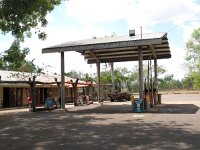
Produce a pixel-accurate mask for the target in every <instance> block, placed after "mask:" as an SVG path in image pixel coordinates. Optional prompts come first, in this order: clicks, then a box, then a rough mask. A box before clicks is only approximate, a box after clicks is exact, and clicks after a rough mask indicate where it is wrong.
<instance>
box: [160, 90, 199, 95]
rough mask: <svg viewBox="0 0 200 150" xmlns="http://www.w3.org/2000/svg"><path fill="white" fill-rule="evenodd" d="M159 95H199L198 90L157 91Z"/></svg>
mask: <svg viewBox="0 0 200 150" xmlns="http://www.w3.org/2000/svg"><path fill="white" fill-rule="evenodd" d="M159 93H160V94H200V91H199V90H192V91H189V90H173V91H159Z"/></svg>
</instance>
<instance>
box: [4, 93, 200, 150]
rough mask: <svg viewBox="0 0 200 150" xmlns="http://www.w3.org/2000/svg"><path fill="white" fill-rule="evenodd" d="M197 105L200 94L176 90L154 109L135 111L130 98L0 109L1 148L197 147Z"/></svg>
mask: <svg viewBox="0 0 200 150" xmlns="http://www.w3.org/2000/svg"><path fill="white" fill-rule="evenodd" d="M199 107H200V94H190V95H186V94H185V95H184V94H173V95H162V104H161V105H157V106H155V108H153V109H151V112H150V113H133V112H132V107H131V102H130V101H129V102H113V103H111V102H104V103H103V104H98V103H94V104H92V105H88V106H78V107H73V106H72V105H66V110H52V111H37V112H28V109H20V110H9V111H0V122H1V123H0V149H1V150H4V149H5V150H7V149H8V150H14V149H19V150H21V149H24V150H26V149H29V150H73V149H76V150H79V149H86V150H94V149H96V150H102V149H105V150H108V149H109V150H143V149H144V150H147V149H148V150H172V149H173V150H184V149H192V150H198V149H200V142H199V139H200V109H199Z"/></svg>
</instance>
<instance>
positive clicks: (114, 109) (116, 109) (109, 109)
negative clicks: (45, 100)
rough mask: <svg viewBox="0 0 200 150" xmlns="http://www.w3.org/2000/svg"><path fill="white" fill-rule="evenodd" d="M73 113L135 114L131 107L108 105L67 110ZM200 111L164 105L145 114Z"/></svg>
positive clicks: (197, 108) (194, 106) (187, 107)
mask: <svg viewBox="0 0 200 150" xmlns="http://www.w3.org/2000/svg"><path fill="white" fill-rule="evenodd" d="M66 110H67V111H68V112H71V113H102V114H115V113H120V114H121V113H133V108H132V106H130V105H127V104H122V105H106V104H103V105H102V106H95V107H87V106H81V107H74V108H70V109H66ZM198 110H199V107H197V106H196V105H194V104H162V105H155V106H154V107H153V108H151V109H150V112H146V111H144V112H145V113H164V114H195V113H196V112H197V111H198Z"/></svg>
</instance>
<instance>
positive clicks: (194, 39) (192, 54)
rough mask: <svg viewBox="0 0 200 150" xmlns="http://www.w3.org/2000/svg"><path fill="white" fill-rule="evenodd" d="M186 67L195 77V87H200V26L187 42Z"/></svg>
mask: <svg viewBox="0 0 200 150" xmlns="http://www.w3.org/2000/svg"><path fill="white" fill-rule="evenodd" d="M185 68H186V69H187V72H188V75H187V76H189V77H190V79H194V87H195V88H200V75H199V73H200V28H198V29H195V30H194V31H193V32H192V34H191V37H190V39H189V40H188V42H187V43H186V57H185Z"/></svg>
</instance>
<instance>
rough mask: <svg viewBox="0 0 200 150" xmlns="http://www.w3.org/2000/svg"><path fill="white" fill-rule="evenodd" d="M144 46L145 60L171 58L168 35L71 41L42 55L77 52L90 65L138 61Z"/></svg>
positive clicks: (52, 47)
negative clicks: (140, 49)
mask: <svg viewBox="0 0 200 150" xmlns="http://www.w3.org/2000/svg"><path fill="white" fill-rule="evenodd" d="M139 46H142V51H143V59H145V60H146V59H153V58H154V57H156V58H157V59H164V58H171V53H170V48H169V43H168V39H167V33H165V32H158V33H146V34H142V35H141V34H138V35H135V36H114V37H106V38H94V39H87V40H79V41H71V42H66V43H62V44H58V45H55V46H51V47H47V48H43V49H42V53H54V52H64V51H77V52H79V53H81V54H82V55H83V56H84V57H85V59H87V61H88V63H96V62H97V59H99V60H100V62H101V63H106V62H120V61H137V60H138V50H139V49H138V47H139Z"/></svg>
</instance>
